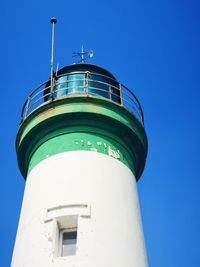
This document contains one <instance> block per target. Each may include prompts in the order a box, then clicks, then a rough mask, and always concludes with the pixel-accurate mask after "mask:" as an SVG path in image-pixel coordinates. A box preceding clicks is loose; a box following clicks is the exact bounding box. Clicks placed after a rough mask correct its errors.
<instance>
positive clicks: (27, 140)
mask: <svg viewBox="0 0 200 267" xmlns="http://www.w3.org/2000/svg"><path fill="white" fill-rule="evenodd" d="M80 140H84V144H83V145H82V144H81V143H79V144H76V143H75V141H78V142H79V141H80ZM98 140H100V141H99V142H105V143H106V144H107V145H110V149H111V150H113V151H115V152H116V151H120V153H121V154H120V157H119V158H117V160H120V161H122V162H123V163H124V164H126V165H127V166H128V167H129V168H130V169H131V170H132V171H133V172H134V174H135V176H136V178H137V179H138V178H139V177H140V175H141V173H142V171H143V168H144V164H145V159H146V154H147V138H146V134H145V130H144V128H143V126H142V125H141V123H140V122H139V121H138V120H137V119H136V118H135V116H134V115H133V114H132V113H130V112H129V111H127V110H126V109H125V108H124V107H122V106H120V105H119V104H116V103H113V102H112V101H110V100H108V99H103V98H100V97H88V96H78V97H77V96H73V97H68V98H64V99H59V100H56V101H53V102H51V103H49V104H46V105H44V106H41V107H40V108H38V109H36V110H35V111H34V112H33V113H32V114H30V115H29V116H28V118H27V119H26V120H25V121H24V122H23V124H22V125H21V126H20V129H19V132H18V135H17V141H16V149H17V155H18V163H19V167H20V170H21V172H22V174H23V176H24V177H26V175H27V172H28V170H29V171H30V170H31V169H32V168H33V167H34V166H36V165H37V164H38V163H39V162H40V161H42V160H44V159H45V158H46V156H47V155H48V156H51V155H55V154H56V153H61V152H64V151H73V150H91V149H96V150H97V151H98V152H99V153H103V154H107V155H108V154H109V153H108V151H106V150H104V149H103V147H99V146H98V145H97V144H96V142H97V141H98ZM87 141H89V142H91V143H92V144H93V145H92V146H93V147H90V146H89V145H85V144H86V143H85V142H87ZM113 153H114V152H113Z"/></svg>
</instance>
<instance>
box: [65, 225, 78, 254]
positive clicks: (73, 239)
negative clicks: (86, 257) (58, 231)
mask: <svg viewBox="0 0 200 267" xmlns="http://www.w3.org/2000/svg"><path fill="white" fill-rule="evenodd" d="M76 243H77V230H76V231H72V232H63V234H62V256H70V255H75V254H76Z"/></svg>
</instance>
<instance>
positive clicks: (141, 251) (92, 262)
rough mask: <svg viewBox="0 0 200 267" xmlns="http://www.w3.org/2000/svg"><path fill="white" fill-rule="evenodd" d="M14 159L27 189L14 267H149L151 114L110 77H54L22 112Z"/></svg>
mask: <svg viewBox="0 0 200 267" xmlns="http://www.w3.org/2000/svg"><path fill="white" fill-rule="evenodd" d="M82 53H83V51H82ZM81 56H83V54H81ZM16 151H17V158H18V165H19V168H20V171H21V173H22V175H23V177H24V178H25V180H26V185H25V192H24V198H23V204H22V209H21V215H20V220H19V226H18V231H17V236H16V242H15V247H14V252H13V258H12V264H11V266H12V267H36V266H37V267H102V266H103V267H122V266H123V267H147V259H146V252H145V243H144V238H143V230H142V224H141V217H140V208H139V202H138V195H137V185H136V184H137V181H138V179H139V178H140V176H141V174H142V172H143V169H144V166H145V160H146V155H147V136H146V133H145V129H144V118H143V112H142V108H141V105H140V103H139V101H138V99H137V98H136V96H135V95H134V94H133V92H132V91H131V90H130V89H128V88H127V87H126V86H124V85H123V84H121V83H120V82H118V80H117V79H116V78H115V77H114V76H113V75H112V73H110V72H109V71H107V70H106V69H104V68H102V67H100V66H97V65H93V64H88V63H86V62H85V60H82V61H81V62H80V63H77V64H73V65H68V66H65V67H63V68H61V69H59V70H57V71H56V73H53V72H52V76H51V78H50V79H49V80H47V81H45V82H44V83H43V84H42V85H40V86H39V87H37V88H36V89H35V90H34V91H33V92H32V93H31V94H30V95H29V97H28V98H27V100H26V102H25V104H24V106H23V108H22V114H21V122H20V127H19V131H18V133H17V138H16Z"/></svg>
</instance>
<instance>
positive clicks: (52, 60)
mask: <svg viewBox="0 0 200 267" xmlns="http://www.w3.org/2000/svg"><path fill="white" fill-rule="evenodd" d="M56 22H57V20H56V18H54V17H53V18H51V24H52V34H51V65H50V72H51V96H52V93H53V67H54V35H55V31H54V27H55V24H56Z"/></svg>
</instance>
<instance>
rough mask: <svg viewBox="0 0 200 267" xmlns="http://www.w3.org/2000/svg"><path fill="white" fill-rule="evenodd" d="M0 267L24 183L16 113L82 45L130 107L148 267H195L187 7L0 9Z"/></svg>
mask: <svg viewBox="0 0 200 267" xmlns="http://www.w3.org/2000/svg"><path fill="white" fill-rule="evenodd" d="M0 10H1V42H0V56H1V65H0V70H1V96H2V98H1V105H0V110H1V125H2V126H1V131H0V135H1V144H0V148H1V153H0V162H1V187H0V209H1V219H0V266H2V267H8V266H10V261H11V256H12V250H13V246H14V240H15V234H16V230H17V224H18V219H19V214H20V208H21V203H22V197H23V190H24V186H25V182H24V180H23V178H22V176H21V174H20V172H19V170H18V166H17V162H16V154H15V136H16V133H17V129H18V125H19V118H20V112H21V108H22V105H23V103H24V101H25V99H26V97H27V96H28V94H29V93H30V92H31V91H32V90H33V89H34V88H35V87H36V86H38V85H39V84H40V83H42V82H43V81H45V80H46V79H47V78H48V77H49V68H50V67H49V65H50V44H51V41H50V38H51V27H50V23H49V20H50V18H51V17H52V16H55V17H56V18H57V19H58V24H57V25H56V44H55V62H56V63H59V65H60V67H62V66H64V65H68V64H71V63H73V62H74V58H72V53H73V52H74V51H77V50H79V49H80V47H81V45H82V44H83V45H84V46H85V48H86V49H93V50H94V54H95V57H94V58H93V59H92V60H90V62H91V63H93V64H98V65H100V66H102V67H104V68H106V69H108V70H109V71H111V72H112V73H113V74H114V75H115V76H116V77H117V79H118V80H119V81H120V82H122V83H124V84H125V85H127V86H128V87H129V88H130V89H132V90H133V92H134V93H135V94H136V95H137V97H138V98H139V100H140V102H141V104H142V107H143V111H144V115H145V127H146V131H147V135H148V139H149V154H148V158H147V164H146V168H145V171H144V174H143V176H142V178H141V179H140V181H139V182H138V190H139V196H140V203H141V211H142V218H143V226H144V234H145V240H146V247H147V254H148V260H149V266H150V267H160V266H162V267H177V266H181V267H184V266H187V267H188V266H190V267H199V266H200V242H199V240H200V231H199V227H200V209H199V203H200V194H199V187H200V180H199V178H200V177H199V174H198V172H199V171H198V167H199V165H200V161H199V150H200V145H199V136H200V135H199V134H200V126H199V114H200V104H199V99H200V79H199V70H200V66H199V64H200V51H199V47H200V37H199V30H200V20H199V3H198V1H195V0H190V1H189V0H188V1H185V0H162V1H158V0H146V1H145V0H140V1H135V0H132V1H131V0H124V1H118V0H115V1H111V0H107V1H105V0H101V1H96V2H95V1H91V0H85V1H80V0H77V1H64V0H60V1H52V0H49V1H38V0H35V1H27V0H26V1H22V0H18V1H14V0H11V1H1V3H0Z"/></svg>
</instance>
